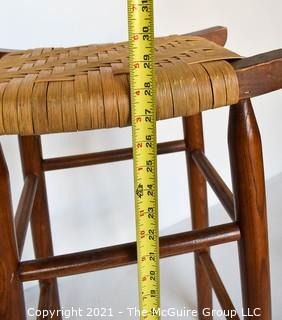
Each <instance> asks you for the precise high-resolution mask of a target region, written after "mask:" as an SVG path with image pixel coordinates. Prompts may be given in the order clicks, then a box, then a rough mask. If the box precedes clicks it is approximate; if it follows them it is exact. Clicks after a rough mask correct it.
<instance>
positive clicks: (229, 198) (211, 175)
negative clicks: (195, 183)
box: [192, 150, 235, 221]
mask: <svg viewBox="0 0 282 320" xmlns="http://www.w3.org/2000/svg"><path fill="white" fill-rule="evenodd" d="M192 158H193V160H194V161H195V163H196V164H197V166H198V168H199V169H200V170H201V172H202V174H203V175H204V177H205V178H206V179H207V181H208V183H209V185H210V186H211V188H212V189H213V191H214V192H215V194H216V195H217V197H218V199H219V200H220V202H221V203H222V205H223V207H224V208H225V210H226V211H227V213H228V214H229V216H230V218H231V219H232V220H233V221H234V220H235V213H234V203H233V195H232V192H231V191H230V189H229V188H228V187H227V185H226V184H225V183H224V181H223V180H222V179H221V177H220V175H219V174H218V173H217V171H216V170H215V168H214V167H213V165H212V164H211V163H210V161H209V160H208V159H207V157H206V156H205V154H204V153H203V152H202V151H199V150H196V151H194V152H192Z"/></svg>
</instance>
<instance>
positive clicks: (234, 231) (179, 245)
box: [19, 222, 240, 281]
mask: <svg viewBox="0 0 282 320" xmlns="http://www.w3.org/2000/svg"><path fill="white" fill-rule="evenodd" d="M238 239H240V232H239V228H238V226H237V225H236V223H234V222H232V223H227V224H224V225H220V226H214V227H209V228H205V229H202V230H193V231H189V232H183V233H179V234H174V235H169V236H164V237H161V238H160V255H161V257H169V256H174V255H178V254H184V253H188V252H192V251H195V250H202V249H204V248H206V247H209V246H214V245H218V244H221V243H227V242H231V241H237V240H238ZM136 259H137V256H136V242H131V243H127V244H121V245H116V246H111V247H107V248H100V249H94V250H89V251H83V252H78V253H72V254H65V255H60V256H55V257H48V258H40V259H36V260H31V261H24V262H21V264H20V271H19V274H20V279H21V280H22V281H31V280H37V279H48V278H52V277H63V276H68V275H74V274H79V273H84V272H92V271H96V270H102V269H107V268H114V267H120V266H124V265H128V264H132V263H136Z"/></svg>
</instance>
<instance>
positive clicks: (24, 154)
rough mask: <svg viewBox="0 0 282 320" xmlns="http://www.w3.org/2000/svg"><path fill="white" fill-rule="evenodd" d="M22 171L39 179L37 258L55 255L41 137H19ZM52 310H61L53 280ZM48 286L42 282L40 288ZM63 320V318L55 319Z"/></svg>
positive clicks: (35, 233)
mask: <svg viewBox="0 0 282 320" xmlns="http://www.w3.org/2000/svg"><path fill="white" fill-rule="evenodd" d="M19 146H20V153H21V161H22V169H23V175H24V177H26V176H28V175H30V174H33V175H36V176H37V177H38V187H37V193H36V196H35V200H34V206H33V211H32V215H31V231H32V237H33V246H34V251H35V256H36V257H37V258H41V257H48V256H52V255H53V254H54V252H53V245H52V236H51V226H50V218H49V209H48V202H47V193H46V183H45V176H44V172H43V169H42V150H41V140H40V137H39V136H25V137H19ZM52 282H53V284H52V289H53V291H52V303H51V306H52V309H60V302H59V293H58V286H57V281H56V279H53V280H52ZM44 285H46V284H45V283H44V282H40V287H41V288H42V287H44ZM54 319H55V320H61V317H56V318H54Z"/></svg>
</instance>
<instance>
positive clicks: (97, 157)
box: [43, 140, 186, 171]
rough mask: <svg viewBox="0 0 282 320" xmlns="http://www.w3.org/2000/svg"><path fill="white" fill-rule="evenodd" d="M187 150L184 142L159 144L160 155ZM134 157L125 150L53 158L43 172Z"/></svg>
mask: <svg viewBox="0 0 282 320" xmlns="http://www.w3.org/2000/svg"><path fill="white" fill-rule="evenodd" d="M185 148H186V147H185V142H184V140H177V141H169V142H163V143H159V144H158V154H166V153H172V152H180V151H184V150H185ZM132 156H133V155H132V148H124V149H118V150H110V151H103V152H95V153H88V154H81V155H75V156H67V157H58V158H51V159H45V160H43V170H44V171H51V170H59V169H68V168H75V167H81V166H90V165H94V164H102V163H108V162H115V161H122V160H129V159H132Z"/></svg>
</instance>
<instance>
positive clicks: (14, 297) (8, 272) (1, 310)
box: [0, 145, 26, 320]
mask: <svg viewBox="0 0 282 320" xmlns="http://www.w3.org/2000/svg"><path fill="white" fill-rule="evenodd" d="M0 228H1V230H0V319H1V320H24V319H26V316H25V305H24V296H23V285H22V283H21V282H20V280H19V279H18V275H17V268H18V265H19V255H18V248H17V242H16V236H15V225H14V218H13V212H12V202H11V194H10V181H9V172H8V168H7V165H6V161H5V159H4V155H3V152H2V148H1V145H0Z"/></svg>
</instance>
